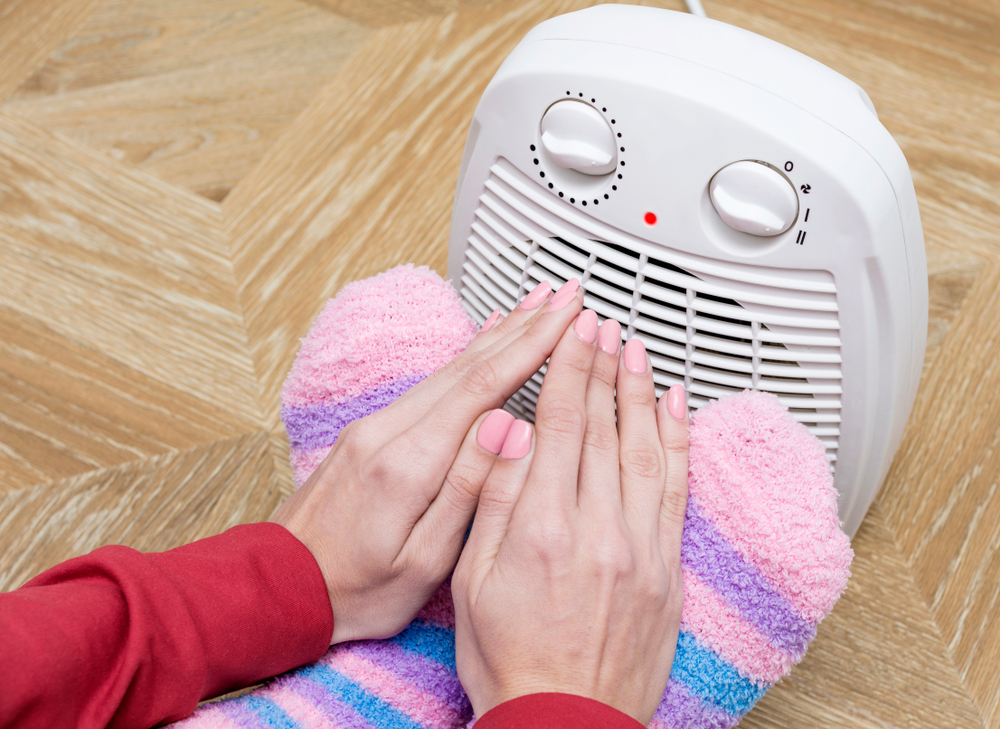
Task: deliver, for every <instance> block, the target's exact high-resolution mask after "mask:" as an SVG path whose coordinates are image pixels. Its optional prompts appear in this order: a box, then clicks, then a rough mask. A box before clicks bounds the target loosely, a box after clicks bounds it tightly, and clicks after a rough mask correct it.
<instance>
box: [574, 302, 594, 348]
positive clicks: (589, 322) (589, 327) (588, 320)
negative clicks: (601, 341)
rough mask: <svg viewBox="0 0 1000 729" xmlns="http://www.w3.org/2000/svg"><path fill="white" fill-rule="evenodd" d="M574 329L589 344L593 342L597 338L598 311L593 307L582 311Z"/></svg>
mask: <svg viewBox="0 0 1000 729" xmlns="http://www.w3.org/2000/svg"><path fill="white" fill-rule="evenodd" d="M573 329H574V331H576V335H577V336H578V337H580V339H582V340H583V341H585V342H586V343H587V344H593V343H594V340H595V339H597V312H595V311H592V310H591V309H584V310H583V311H581V312H580V316H578V317H577V318H576V324H574V325H573Z"/></svg>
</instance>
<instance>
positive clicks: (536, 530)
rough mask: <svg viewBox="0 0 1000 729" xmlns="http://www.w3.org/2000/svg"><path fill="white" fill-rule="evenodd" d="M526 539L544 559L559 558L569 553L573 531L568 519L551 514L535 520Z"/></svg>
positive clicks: (528, 530)
mask: <svg viewBox="0 0 1000 729" xmlns="http://www.w3.org/2000/svg"><path fill="white" fill-rule="evenodd" d="M525 539H526V541H527V543H528V545H529V546H530V547H531V548H532V549H533V550H534V551H535V552H536V553H537V554H538V555H539V556H540V557H542V558H543V559H553V558H555V559H558V558H561V557H565V556H566V555H568V554H569V552H570V550H571V548H572V543H573V533H572V530H571V529H570V526H569V524H568V523H567V522H566V520H564V519H559V518H553V517H552V516H550V517H549V518H546V519H538V520H537V521H534V522H533V523H532V524H531V526H530V527H528V529H527V534H526V536H525Z"/></svg>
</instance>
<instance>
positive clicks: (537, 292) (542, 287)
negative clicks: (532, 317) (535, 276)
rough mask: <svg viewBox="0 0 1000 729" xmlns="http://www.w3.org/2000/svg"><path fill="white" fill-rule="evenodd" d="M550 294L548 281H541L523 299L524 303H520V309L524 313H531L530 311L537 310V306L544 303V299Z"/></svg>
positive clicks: (550, 289)
mask: <svg viewBox="0 0 1000 729" xmlns="http://www.w3.org/2000/svg"><path fill="white" fill-rule="evenodd" d="M551 292H552V287H551V286H549V282H548V281H542V282H541V283H540V284H538V285H537V286H536V287H535V288H533V289H532V290H531V293H530V294H528V295H527V296H525V297H524V301H522V302H521V308H522V309H524V310H525V311H531V310H532V309H537V308H538V306H539V305H540V304H541V303H542V302H543V301H545V298H546V297H547V296H548V295H549V294H550V293H551Z"/></svg>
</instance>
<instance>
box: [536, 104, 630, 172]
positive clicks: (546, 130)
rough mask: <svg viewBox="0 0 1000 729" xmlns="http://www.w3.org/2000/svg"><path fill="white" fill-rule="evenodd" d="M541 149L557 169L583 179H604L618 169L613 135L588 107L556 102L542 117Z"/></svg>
mask: <svg viewBox="0 0 1000 729" xmlns="http://www.w3.org/2000/svg"><path fill="white" fill-rule="evenodd" d="M541 132H542V147H543V148H544V149H545V151H546V152H548V154H549V157H551V158H552V161H553V162H555V163H556V164H557V165H559V166H560V167H566V168H568V169H571V170H576V171H577V172H582V173H583V174H585V175H606V174H608V173H609V172H611V171H613V170H614V169H615V168H616V167H617V166H618V146H617V145H616V144H615V133H614V131H612V129H611V125H610V124H608V121H607V119H605V118H604V116H603V115H602V114H601V112H599V111H598V110H597V109H595V108H594V107H592V106H591V105H590V104H587V103H584V102H582V101H576V100H574V99H564V100H562V101H557V102H556V103H554V104H553V105H552V106H550V107H549V108H548V109H547V110H546V112H545V114H543V115H542V124H541Z"/></svg>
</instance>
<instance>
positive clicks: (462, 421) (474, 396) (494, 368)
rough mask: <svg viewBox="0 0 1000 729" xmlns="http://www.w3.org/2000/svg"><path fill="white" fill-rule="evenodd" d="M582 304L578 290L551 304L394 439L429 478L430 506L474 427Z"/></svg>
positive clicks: (542, 355) (545, 352) (541, 358)
mask: <svg viewBox="0 0 1000 729" xmlns="http://www.w3.org/2000/svg"><path fill="white" fill-rule="evenodd" d="M581 301H582V297H581V296H580V295H579V292H576V291H574V292H573V295H572V296H571V297H569V303H568V304H564V305H563V306H561V307H559V308H556V309H553V308H552V306H551V302H550V304H549V307H548V308H547V310H546V311H544V312H543V313H542V314H541V315H540V316H539V317H537V318H535V319H533V320H532V321H531V323H530V324H529V325H527V326H526V329H525V330H524V331H522V332H519V333H512V334H511V335H510V337H509V338H508V339H506V340H501V343H500V344H503V346H502V348H500V349H498V350H495V349H493V348H491V349H490V350H488V351H487V352H484V353H482V354H480V355H479V359H478V361H477V362H476V363H475V364H474V365H473V366H472V367H470V368H469V369H468V370H467V371H466V372H465V373H464V375H462V377H460V378H459V379H457V380H456V381H455V383H454V384H453V385H452V386H451V388H450V389H449V390H448V391H447V392H445V393H444V394H443V395H442V396H441V397H440V398H438V399H437V401H436V402H434V403H433V404H432V405H431V406H430V408H429V409H428V410H427V411H426V413H425V414H424V416H423V417H421V418H420V419H419V420H417V421H416V422H414V423H413V424H412V425H411V426H410V427H409V428H407V429H406V431H405V432H403V433H401V434H400V435H399V436H398V437H397V438H396V439H395V440H394V441H393V448H394V449H396V450H397V451H398V452H400V453H405V454H407V455H406V457H407V458H408V459H409V462H410V463H411V464H413V465H412V467H413V468H415V469H418V471H419V472H420V473H426V474H428V476H430V478H424V479H421V483H422V484H423V486H424V489H425V490H424V492H423V497H424V498H425V499H426V500H427V504H430V502H431V501H433V500H434V498H435V497H436V496H437V492H438V489H439V487H440V483H441V479H442V478H443V477H444V474H445V473H446V472H447V469H448V467H449V466H450V465H451V463H452V461H453V460H454V456H455V453H456V452H457V451H458V449H459V446H460V445H461V444H462V441H463V440H464V439H465V436H466V434H467V432H468V430H469V428H470V427H471V426H472V423H473V422H474V421H475V420H476V418H478V417H479V416H480V415H481V414H482V413H484V412H486V411H487V410H492V409H494V408H498V407H501V406H502V405H503V404H504V403H505V402H507V399H508V398H509V397H510V396H511V395H513V394H514V393H515V392H517V390H518V388H520V387H521V386H522V385H524V383H525V382H526V381H527V380H528V379H529V378H530V377H531V376H532V375H533V374H534V373H535V372H537V371H538V368H539V367H541V366H542V364H543V363H544V362H545V360H546V358H548V357H549V355H550V354H551V353H552V352H553V350H554V349H555V348H556V345H557V343H558V342H559V341H560V337H561V336H562V335H563V334H564V332H565V331H566V329H567V326H568V325H569V323H570V322H571V321H572V319H573V316H574V315H575V314H576V312H577V311H579V307H580V304H581ZM591 349H592V347H591Z"/></svg>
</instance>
